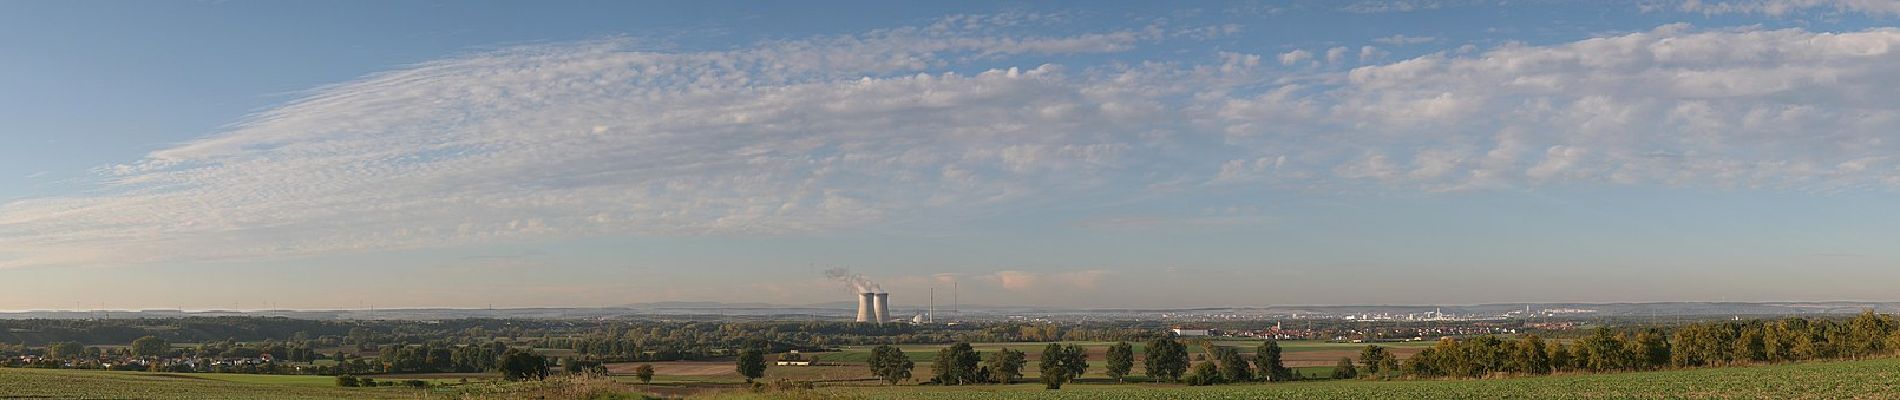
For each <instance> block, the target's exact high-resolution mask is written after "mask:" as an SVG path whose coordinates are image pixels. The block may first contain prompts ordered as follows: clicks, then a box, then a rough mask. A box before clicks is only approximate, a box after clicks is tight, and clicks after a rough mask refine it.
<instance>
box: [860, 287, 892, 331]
mask: <svg viewBox="0 0 1900 400" xmlns="http://www.w3.org/2000/svg"><path fill="white" fill-rule="evenodd" d="M890 320H891V294H890V293H871V292H864V293H859V294H858V322H876V323H878V324H879V325H882V324H884V323H885V322H890Z"/></svg>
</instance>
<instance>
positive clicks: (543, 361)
mask: <svg viewBox="0 0 1900 400" xmlns="http://www.w3.org/2000/svg"><path fill="white" fill-rule="evenodd" d="M501 374H502V378H504V379H507V380H511V381H519V380H537V381H538V380H542V379H547V378H548V358H547V357H543V356H541V355H540V354H534V352H532V351H527V350H522V349H513V348H511V349H508V351H506V352H504V353H502V355H501Z"/></svg>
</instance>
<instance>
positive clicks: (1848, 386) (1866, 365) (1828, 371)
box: [0, 359, 1900, 400]
mask: <svg viewBox="0 0 1900 400" xmlns="http://www.w3.org/2000/svg"><path fill="white" fill-rule="evenodd" d="M327 379H328V377H311V376H259V375H236V374H155V373H137V372H107V371H75V370H41V369H0V398H52V399H213V400H217V399H230V400H242V399H345V400H349V399H431V398H444V397H442V396H436V395H431V394H430V393H429V392H425V391H420V390H414V389H407V388H336V387H330V386H326V385H325V383H326V382H327ZM727 388H731V387H730V386H727ZM653 389H659V390H655V391H657V392H666V393H668V394H673V395H680V394H691V393H700V392H701V391H698V390H667V389H688V388H687V387H680V386H677V385H670V386H669V385H660V386H655V387H653ZM620 390H625V388H622V389H620ZM813 396H816V397H813ZM515 397H518V396H515ZM496 398H513V397H510V396H501V397H496ZM548 398H550V399H559V398H565V397H548ZM713 398H739V399H746V398H772V396H755V395H748V394H730V393H728V394H724V395H716V396H714V397H713ZM800 398H847V399H850V398H856V399H866V400H881V399H940V400H965V399H969V400H985V399H999V400H1008V399H1077V400H1086V399H1136V400H1142V399H1187V400H1194V399H1265V400H1274V399H1816V400H1818V399H1896V400H1900V359H1880V360H1868V361H1840V362H1815V363H1805V364H1793V365H1777V366H1762V367H1739V368H1709V369H1697V370H1683V371H1664V372H1646V373H1624V374H1599V375H1562V376H1550V377H1534V378H1514V379H1494V380H1463V381H1451V380H1423V381H1391V382H1375V381H1311V382H1292V383H1278V384H1247V385H1232V386H1215V387H1184V386H1176V385H1151V384H1124V385H1109V384H1093V383H1091V384H1071V385H1069V386H1067V387H1065V388H1063V389H1062V390H1059V391H1046V390H1043V389H1042V388H1041V386H1040V385H1036V384H1027V383H1025V384H1017V385H1008V386H993V385H992V386H966V387H933V386H916V385H903V386H895V387H880V386H847V387H825V388H820V389H819V391H818V392H816V393H810V394H807V395H806V396H803V397H800Z"/></svg>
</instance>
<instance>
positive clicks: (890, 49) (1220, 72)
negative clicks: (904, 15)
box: [0, 16, 1900, 287]
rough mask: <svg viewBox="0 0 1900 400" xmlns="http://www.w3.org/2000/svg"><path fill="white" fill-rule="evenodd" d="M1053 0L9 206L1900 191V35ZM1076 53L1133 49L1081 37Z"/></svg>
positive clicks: (818, 226)
mask: <svg viewBox="0 0 1900 400" xmlns="http://www.w3.org/2000/svg"><path fill="white" fill-rule="evenodd" d="M1059 23H1061V22H1060V18H1054V17H1049V18H1045V17H1028V16H1005V17H991V16H959V17H953V18H946V19H944V20H943V21H940V22H938V23H934V24H930V25H926V26H918V27H899V28H891V29H883V30H877V31H872V32H866V33H862V34H857V35H843V36H824V37H813V38H803V39H790V40H770V41H764V42H760V43H756V44H753V45H750V46H744V47H740V48H736V49H732V50H722V51H699V52H693V51H675V50H665V49H662V48H656V47H653V46H646V45H643V44H642V43H640V42H639V41H637V40H626V39H614V40H601V41H589V42H582V43H565V44H548V45H535V46H525V47H517V48H510V49H504V50H498V51H493V52H484V53H477V54H470V55H466V56H460V57H453V58H449V59H444V60H438V61H433V62H428V63H423V64H419V65H415V66H411V67H405V68H402V69H398V70H393V71H389V72H384V73H380V74H376V75H373V76H369V77H365V78H363V79H360V80H356V81H352V82H346V83H342V84H338V85H333V86H328V87H324V88H319V89H316V90H314V91H312V93H311V94H310V95H309V96H307V97H305V98H303V99H300V100H298V101H295V102H292V103H290V104H286V105H283V106H281V107H277V108H274V109H270V110H267V111H265V112H262V113H259V114H257V115H255V116H253V117H251V118H248V119H246V120H244V121H241V122H240V123H238V124H236V125H235V126H234V128H232V129H231V130H229V131H226V132H222V133H218V134H215V135H211V136H207V137H205V138H203V139H200V140H197V141H192V142H189V143H183V144H180V145H177V146H173V147H170V148H166V149H162V150H159V151H154V152H152V153H151V154H150V155H149V156H148V157H146V158H145V159H143V160H137V161H134V162H128V163H125V164H123V165H118V166H114V167H112V168H108V171H107V172H106V174H107V178H108V180H109V182H108V183H107V184H106V185H105V186H103V187H101V188H99V190H97V191H94V192H88V193H84V194H77V195H71V196H63V197H41V198H34V199H29V200H23V201H16V202H12V203H8V204H5V205H4V206H0V266H30V265H105V264H133V263H146V262H159V261H181V260H225V259H261V258H272V257H291V256H306V255H325V254H337V253H349V252H366V251H381V250H391V249H406V248H423V247H437V246H453V245H466V244H476V243H489V242H496V241H509V240H537V239H551V238H563V237H583V236H595V235H606V234H637V235H667V236H678V235H703V234H722V235H782V234H797V233H802V232H820V231H829V230H838V229H846V228H854V227H864V226H875V225H878V224H886V223H891V222H892V221H899V220H915V219H929V218H956V217H957V216H961V215H967V214H971V213H982V212H985V211H986V210H995V209H1008V208H1012V207H1020V206H1022V205H1024V204H1030V203H1063V204H1088V203H1089V202H1096V201H1105V200H1100V199H1104V198H1118V197H1126V196H1129V195H1134V194H1139V193H1140V192H1143V191H1146V190H1150V189H1149V188H1153V187H1158V186H1169V187H1189V188H1205V187H1211V186H1234V185H1246V186H1257V187H1263V188H1272V189H1275V190H1313V189H1323V190H1332V191H1337V190H1342V189H1344V190H1350V189H1353V188H1364V189H1368V190H1470V189H1483V188H1488V187H1500V186H1508V187H1519V186H1539V185H1557V184H1664V185H1690V186H1718V187H1742V188H1761V189H1771V190H1824V191H1825V190H1859V189H1877V190H1891V189H1892V188H1895V187H1900V169H1897V168H1900V164H1896V163H1895V161H1894V160H1893V159H1890V158H1887V157H1886V156H1885V155H1887V154H1892V153H1893V152H1894V150H1896V149H1894V146H1895V144H1894V141H1893V140H1892V139H1893V134H1892V133H1891V132H1894V128H1896V127H1897V126H1896V125H1900V121H1897V120H1896V118H1897V117H1900V115H1897V114H1896V112H1895V111H1893V110H1896V109H1900V108H1896V107H1895V106H1896V105H1900V104H1895V103H1896V102H1900V98H1896V96H1893V95H1891V94H1888V93H1886V92H1885V91H1882V90H1881V89H1880V88H1883V87H1887V86H1890V84H1892V83H1896V82H1892V81H1893V78H1892V77H1893V76H1900V75H1896V74H1895V72H1896V69H1897V68H1900V67H1896V65H1900V63H1897V62H1895V61H1900V60H1896V58H1897V56H1896V55H1895V54H1894V52H1893V51H1891V49H1892V48H1894V46H1895V45H1896V44H1900V31H1895V30H1892V29H1873V30H1866V31H1859V32H1840V33H1833V32H1809V31H1804V30H1798V29H1791V30H1772V31H1763V30H1708V31H1703V30H1696V29H1693V28H1689V27H1685V26H1666V27H1662V28H1658V29H1656V30H1653V31H1647V32H1639V33H1631V34H1624V35H1617V36H1606V37H1599V38H1592V39H1587V40H1581V41H1575V42H1570V43H1560V44H1554V45H1548V46H1529V45H1522V44H1511V45H1504V46H1499V47H1495V48H1491V49H1489V50H1484V51H1478V52H1472V53H1451V52H1441V53H1433V54H1428V55H1425V56H1422V57H1416V58H1411V59H1406V60H1398V61H1394V62H1391V63H1385V64H1366V63H1368V62H1371V61H1374V60H1375V59H1376V58H1378V57H1376V55H1377V54H1374V56H1368V55H1367V54H1368V53H1372V52H1376V49H1372V48H1370V47H1366V48H1362V49H1360V51H1359V53H1360V55H1359V62H1358V63H1353V62H1351V61H1349V57H1348V55H1349V54H1350V53H1351V52H1352V51H1351V49H1348V48H1344V47H1340V48H1335V49H1333V50H1327V51H1326V53H1325V54H1324V55H1316V54H1314V53H1312V52H1308V51H1305V50H1299V51H1295V52H1289V53H1285V54H1280V55H1279V56H1278V59H1279V61H1281V63H1282V64H1285V65H1284V66H1281V67H1276V66H1272V65H1267V64H1272V63H1271V62H1268V63H1262V62H1260V60H1261V58H1262V56H1261V55H1258V54H1248V53H1237V52H1221V51H1217V50H1216V49H1213V48H1209V49H1206V50H1207V51H1206V52H1205V53H1204V54H1203V55H1202V56H1201V57H1200V58H1192V57H1190V58H1186V59H1183V60H1180V61H1169V62H1144V61H1148V60H1141V59H1139V58H1136V59H1133V60H1124V59H1121V58H1126V57H1127V56H1121V55H1119V54H1118V53H1120V52H1124V51H1127V50H1130V49H1135V48H1140V47H1141V46H1146V45H1151V44H1153V43H1158V42H1160V41H1168V40H1193V39H1194V38H1196V37H1199V36H1198V34H1184V33H1182V32H1197V31H1199V30H1202V29H1201V28H1169V27H1165V26H1160V25H1148V26H1140V27H1133V28H1129V29H1120V30H1117V29H1108V30H1103V31H1100V32H1083V33H1071V34H1065V35H1051V34H1043V33H1040V31H1038V30H1036V27H1038V26H1042V25H1043V24H1059ZM1222 29H1225V28H1222ZM1080 53H1090V54H1098V55H1104V54H1105V55H1115V56H1114V57H1108V58H1109V59H1110V60H1107V61H1103V60H1099V59H1097V58H1073V57H1066V56H1068V55H1073V54H1080ZM1269 56H1271V55H1269ZM1320 58H1323V59H1324V60H1326V62H1325V63H1320V62H1318V61H1319V59H1320ZM1078 60H1079V61H1078ZM1058 61H1069V62H1068V63H1067V64H1064V63H1061V62H1058ZM955 71H964V72H955ZM1658 154H1662V155H1667V157H1657V156H1656V155H1658ZM1184 182H1185V183H1191V184H1189V185H1185V186H1184V185H1183V183H1184ZM1188 190H1190V191H1186V192H1177V193H1174V194H1171V195H1175V196H1193V195H1195V194H1194V192H1192V191H1191V190H1193V189H1188ZM1137 222H1139V221H1137ZM1018 278H1020V279H1015V280H1014V281H1017V282H1021V281H1024V280H1032V281H1033V280H1038V279H1042V280H1045V281H1046V280H1047V279H1057V278H1053V277H1046V276H1041V275H1037V276H1034V277H1029V276H1028V275H1021V276H1018ZM996 279H997V280H998V281H999V282H1003V281H1009V280H1008V279H1005V278H1004V277H1002V276H997V277H996ZM1061 279H1062V280H1070V279H1069V278H1061ZM1073 280H1074V281H1075V282H1087V281H1088V280H1087V279H1082V278H1075V279H1073ZM1003 286H1004V287H1008V286H1009V285H1007V284H1005V285H1003ZM1019 286H1020V285H1019Z"/></svg>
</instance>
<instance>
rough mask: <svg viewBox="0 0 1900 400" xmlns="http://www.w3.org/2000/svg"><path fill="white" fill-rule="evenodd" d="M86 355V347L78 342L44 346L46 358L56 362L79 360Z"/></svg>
mask: <svg viewBox="0 0 1900 400" xmlns="http://www.w3.org/2000/svg"><path fill="white" fill-rule="evenodd" d="M85 354H86V345H83V344H79V342H70V341H69V342H59V343H53V344H52V345H49V346H46V356H47V357H51V358H53V359H56V360H64V359H72V358H79V357H80V356H82V355H85Z"/></svg>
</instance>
